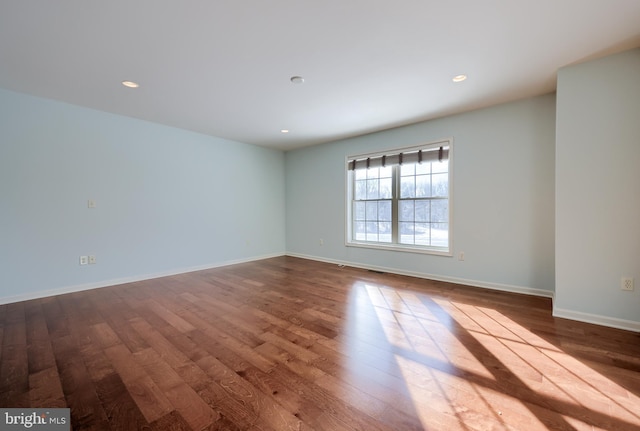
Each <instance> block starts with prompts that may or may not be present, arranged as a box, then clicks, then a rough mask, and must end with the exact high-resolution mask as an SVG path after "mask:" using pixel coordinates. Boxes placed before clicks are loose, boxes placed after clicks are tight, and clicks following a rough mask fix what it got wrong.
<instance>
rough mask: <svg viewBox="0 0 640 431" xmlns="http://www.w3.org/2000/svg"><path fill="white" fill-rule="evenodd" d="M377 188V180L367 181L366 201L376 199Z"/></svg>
mask: <svg viewBox="0 0 640 431" xmlns="http://www.w3.org/2000/svg"><path fill="white" fill-rule="evenodd" d="M379 186H380V185H379V182H378V179H377V178H375V179H372V180H371V179H369V180H367V199H378V190H379Z"/></svg>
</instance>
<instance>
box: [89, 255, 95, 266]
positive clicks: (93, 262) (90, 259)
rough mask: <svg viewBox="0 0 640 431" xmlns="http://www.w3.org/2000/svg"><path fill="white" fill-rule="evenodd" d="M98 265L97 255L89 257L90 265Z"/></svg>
mask: <svg viewBox="0 0 640 431" xmlns="http://www.w3.org/2000/svg"><path fill="white" fill-rule="evenodd" d="M95 264H96V257H95V255H93V254H92V255H89V265H95Z"/></svg>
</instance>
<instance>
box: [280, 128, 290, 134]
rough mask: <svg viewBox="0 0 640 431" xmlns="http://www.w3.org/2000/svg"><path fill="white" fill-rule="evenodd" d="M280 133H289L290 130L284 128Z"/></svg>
mask: <svg viewBox="0 0 640 431" xmlns="http://www.w3.org/2000/svg"><path fill="white" fill-rule="evenodd" d="M280 133H289V130H287V129H282V130H280Z"/></svg>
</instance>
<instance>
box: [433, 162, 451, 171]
mask: <svg viewBox="0 0 640 431" xmlns="http://www.w3.org/2000/svg"><path fill="white" fill-rule="evenodd" d="M431 171H432V172H433V173H434V174H438V173H442V172H449V161H448V160H443V161H441V162H432V163H431Z"/></svg>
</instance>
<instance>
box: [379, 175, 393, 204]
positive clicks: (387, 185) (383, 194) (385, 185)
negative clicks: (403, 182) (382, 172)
mask: <svg viewBox="0 0 640 431" xmlns="http://www.w3.org/2000/svg"><path fill="white" fill-rule="evenodd" d="M392 197H393V195H392V182H391V178H382V179H381V180H380V199H391V198H392Z"/></svg>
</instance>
